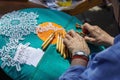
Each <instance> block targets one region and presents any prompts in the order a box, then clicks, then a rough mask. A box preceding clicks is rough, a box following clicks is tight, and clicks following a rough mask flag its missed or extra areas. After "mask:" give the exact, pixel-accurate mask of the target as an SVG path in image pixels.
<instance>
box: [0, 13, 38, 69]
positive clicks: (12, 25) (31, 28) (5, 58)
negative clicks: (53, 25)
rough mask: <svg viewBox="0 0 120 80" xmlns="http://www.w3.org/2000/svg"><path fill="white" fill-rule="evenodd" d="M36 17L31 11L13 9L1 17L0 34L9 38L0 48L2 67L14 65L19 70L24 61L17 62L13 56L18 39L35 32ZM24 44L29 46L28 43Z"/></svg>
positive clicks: (20, 39)
mask: <svg viewBox="0 0 120 80" xmlns="http://www.w3.org/2000/svg"><path fill="white" fill-rule="evenodd" d="M37 18H38V15H37V14H35V13H33V12H30V13H28V12H20V11H13V12H11V13H8V14H5V15H4V16H2V17H1V19H0V35H2V36H5V37H7V38H9V41H8V42H6V45H4V46H3V47H2V48H1V49H0V58H1V60H2V64H1V67H2V68H4V67H5V66H15V67H16V69H17V71H20V70H21V67H20V65H21V64H24V63H20V62H17V61H15V60H14V59H13V58H14V55H15V53H16V50H17V47H18V46H19V44H20V41H22V40H24V38H23V36H26V35H29V34H30V33H31V32H32V33H34V34H36V31H35V30H36V27H35V26H37V20H36V19H37ZM25 45H27V46H29V43H26V44H25Z"/></svg>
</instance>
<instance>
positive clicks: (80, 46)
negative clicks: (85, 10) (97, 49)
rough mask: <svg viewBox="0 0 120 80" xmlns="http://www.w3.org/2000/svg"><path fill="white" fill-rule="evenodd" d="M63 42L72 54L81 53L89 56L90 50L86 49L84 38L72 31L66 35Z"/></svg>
mask: <svg viewBox="0 0 120 80" xmlns="http://www.w3.org/2000/svg"><path fill="white" fill-rule="evenodd" d="M63 42H64V44H65V46H66V47H67V48H68V50H69V51H70V52H71V53H72V54H73V53H74V52H76V51H83V52H85V53H86V54H88V55H89V54H90V49H89V48H88V45H87V43H86V42H85V40H84V38H83V37H81V36H79V35H78V34H77V33H76V32H75V31H73V30H71V31H70V32H68V33H67V34H66V37H65V39H64V40H63Z"/></svg>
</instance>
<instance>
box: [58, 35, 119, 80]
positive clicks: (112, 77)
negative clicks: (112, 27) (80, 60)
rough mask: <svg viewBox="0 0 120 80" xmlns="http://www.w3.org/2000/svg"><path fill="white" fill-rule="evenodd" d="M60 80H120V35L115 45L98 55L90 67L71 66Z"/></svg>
mask: <svg viewBox="0 0 120 80" xmlns="http://www.w3.org/2000/svg"><path fill="white" fill-rule="evenodd" d="M59 80H120V35H118V36H117V37H116V38H115V40H114V45H113V46H111V47H109V48H107V49H106V50H104V51H102V52H100V53H98V54H96V55H95V56H94V57H93V58H92V59H91V60H90V61H89V62H88V66H87V67H85V66H81V65H76V66H71V67H70V68H69V69H68V70H67V71H66V72H65V73H64V74H63V75H62V76H61V77H60V78H59Z"/></svg>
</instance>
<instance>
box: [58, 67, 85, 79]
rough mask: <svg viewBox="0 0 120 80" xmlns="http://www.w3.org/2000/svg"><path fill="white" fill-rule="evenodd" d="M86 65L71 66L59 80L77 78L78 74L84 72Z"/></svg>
mask: <svg viewBox="0 0 120 80" xmlns="http://www.w3.org/2000/svg"><path fill="white" fill-rule="evenodd" d="M85 69H86V67H84V66H81V65H76V66H71V67H70V68H69V69H68V70H67V71H66V72H65V73H64V74H63V75H62V76H61V77H60V78H59V80H78V77H80V76H79V75H80V74H82V73H83V72H84V70H85Z"/></svg>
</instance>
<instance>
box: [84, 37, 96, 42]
mask: <svg viewBox="0 0 120 80" xmlns="http://www.w3.org/2000/svg"><path fill="white" fill-rule="evenodd" d="M84 39H85V40H86V41H87V42H95V41H96V39H95V38H92V37H88V36H85V37H84Z"/></svg>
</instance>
